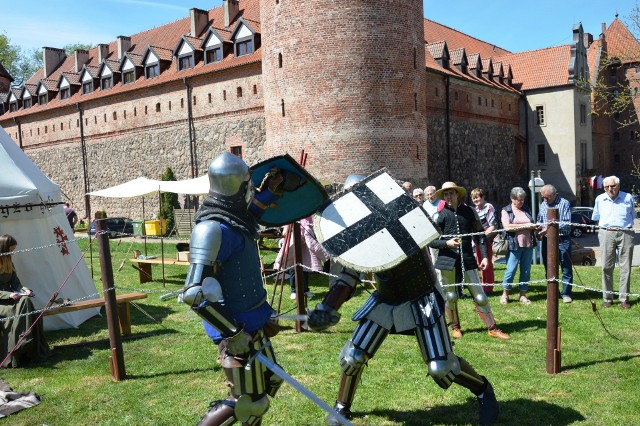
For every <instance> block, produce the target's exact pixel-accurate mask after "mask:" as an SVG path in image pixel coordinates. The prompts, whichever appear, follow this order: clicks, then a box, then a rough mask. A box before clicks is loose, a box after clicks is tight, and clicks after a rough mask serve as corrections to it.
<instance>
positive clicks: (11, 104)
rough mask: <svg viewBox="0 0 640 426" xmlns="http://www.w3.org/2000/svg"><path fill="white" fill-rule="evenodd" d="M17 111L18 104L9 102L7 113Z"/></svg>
mask: <svg viewBox="0 0 640 426" xmlns="http://www.w3.org/2000/svg"><path fill="white" fill-rule="evenodd" d="M17 110H18V103H17V102H11V103H10V104H9V112H15V111H17Z"/></svg>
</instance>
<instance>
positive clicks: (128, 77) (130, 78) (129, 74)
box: [123, 70, 136, 84]
mask: <svg viewBox="0 0 640 426" xmlns="http://www.w3.org/2000/svg"><path fill="white" fill-rule="evenodd" d="M123 79H124V84H129V83H133V82H134V81H136V74H135V72H134V71H133V70H132V71H126V72H125V73H124V76H123Z"/></svg>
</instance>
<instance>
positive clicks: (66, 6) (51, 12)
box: [0, 0, 636, 52]
mask: <svg viewBox="0 0 640 426" xmlns="http://www.w3.org/2000/svg"><path fill="white" fill-rule="evenodd" d="M293 1H295V0H293ZM348 1H357V0H348ZM221 4H222V0H97V1H95V2H83V1H70V0H11V1H9V0H4V1H3V4H2V14H1V16H2V19H1V20H0V32H1V33H3V34H5V35H7V36H8V37H9V38H10V40H11V43H12V44H14V45H18V46H21V47H22V48H23V49H24V50H30V49H34V48H40V47H42V46H45V45H46V46H50V47H63V46H64V45H66V44H70V43H77V42H81V43H90V44H93V45H95V44H97V43H108V42H110V41H113V40H115V38H116V37H117V36H118V35H131V34H135V33H138V32H141V31H145V30H147V29H149V28H153V27H155V26H159V25H163V24H166V23H168V22H172V21H175V20H177V19H180V18H184V17H186V16H188V14H189V9H190V8H192V7H196V8H199V9H211V8H213V7H217V6H219V5H221ZM635 4H636V2H635V0H607V1H604V2H593V3H592V2H586V1H584V0H537V1H535V2H533V1H513V0H486V1H478V0H454V1H448V2H447V1H443V0H424V11H425V17H426V18H428V19H431V20H433V21H436V22H439V23H441V24H444V25H446V26H449V27H452V28H455V29H457V30H459V31H462V32H464V33H466V34H469V35H471V36H473V37H476V38H478V39H481V40H484V41H487V42H490V43H493V44H496V45H498V46H500V47H502V48H505V49H507V50H511V51H513V52H520V51H524V50H533V49H540V48H544V47H549V46H556V45H559V44H568V43H570V42H571V30H572V28H573V25H574V24H575V23H577V22H582V26H583V27H584V30H585V32H589V33H592V34H593V35H594V38H597V37H598V35H599V34H600V31H601V25H602V23H603V22H606V23H607V25H608V24H610V23H611V21H613V19H614V16H615V14H616V13H619V15H620V18H621V19H622V20H623V21H624V22H627V18H628V16H629V15H630V13H631V9H632V8H633V7H634V5H635ZM451 5H455V6H454V7H451ZM595 5H597V6H595Z"/></svg>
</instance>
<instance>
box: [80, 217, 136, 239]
mask: <svg viewBox="0 0 640 426" xmlns="http://www.w3.org/2000/svg"><path fill="white" fill-rule="evenodd" d="M103 220H104V221H105V222H106V225H107V226H106V228H107V232H108V234H109V238H118V237H130V236H132V235H133V221H132V220H131V219H129V218H128V217H108V218H106V219H103ZM88 232H89V235H95V234H96V221H95V220H93V221H92V222H91V225H89V230H88Z"/></svg>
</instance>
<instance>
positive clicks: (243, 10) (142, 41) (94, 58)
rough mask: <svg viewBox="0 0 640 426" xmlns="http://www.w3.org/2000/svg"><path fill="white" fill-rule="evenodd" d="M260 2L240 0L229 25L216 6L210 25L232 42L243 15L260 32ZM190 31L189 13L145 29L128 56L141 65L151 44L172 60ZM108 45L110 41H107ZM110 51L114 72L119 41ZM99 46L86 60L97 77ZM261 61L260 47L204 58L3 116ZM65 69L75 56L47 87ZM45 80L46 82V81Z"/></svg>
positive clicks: (32, 80) (33, 80) (37, 79)
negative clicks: (215, 58)
mask: <svg viewBox="0 0 640 426" xmlns="http://www.w3.org/2000/svg"><path fill="white" fill-rule="evenodd" d="M259 7H260V1H259V0H240V12H239V13H238V15H237V16H236V17H235V18H234V20H233V21H232V22H231V25H230V26H229V28H225V27H224V10H223V7H222V6H219V7H216V8H214V9H211V10H209V11H208V14H209V25H210V26H211V27H213V28H214V29H215V31H216V32H217V33H218V34H219V35H220V36H221V37H223V40H224V41H227V42H228V41H230V36H231V32H232V30H233V29H235V28H236V25H237V23H238V21H239V19H240V18H243V19H244V20H245V21H246V23H247V24H248V25H249V26H251V28H252V29H253V30H255V31H256V32H258V33H259V32H260V22H259V21H260V9H259ZM190 31H191V20H190V18H189V17H188V16H187V17H185V18H182V19H179V20H177V21H174V22H170V23H168V24H165V25H161V26H158V27H155V28H153V29H150V30H147V31H143V32H141V33H138V34H133V35H131V36H130V38H131V48H130V49H129V50H128V52H127V56H128V57H129V58H131V60H132V61H133V62H134V63H135V64H136V65H141V62H140V61H141V59H142V55H143V54H144V53H145V52H146V50H147V48H148V47H149V46H152V47H153V49H154V52H155V53H156V54H157V55H158V56H159V57H161V59H165V58H166V59H167V60H172V57H171V54H172V52H173V49H174V48H175V47H176V46H177V45H178V41H179V40H180V38H181V37H182V36H186V37H189V39H190V40H191V39H195V40H198V39H197V38H195V37H190V36H187V34H189V33H190ZM105 44H107V43H105ZM200 45H201V42H197V44H194V47H196V48H200ZM108 46H109V54H108V55H107V57H106V59H107V60H108V61H109V64H110V65H111V64H113V63H116V64H117V65H116V66H115V68H114V67H112V69H114V71H119V68H120V61H119V60H118V43H117V41H116V40H114V41H111V42H110V43H108ZM97 49H98V48H97V47H94V48H92V49H89V56H90V58H89V60H88V62H87V63H86V65H87V69H88V70H90V71H91V75H92V76H93V77H98V66H99V65H100V64H99V63H98V50H97ZM261 61H262V49H261V48H257V49H256V51H255V52H254V53H252V54H248V55H243V56H240V57H235V56H233V55H232V54H229V55H227V56H225V57H224V58H223V60H222V61H219V62H215V63H213V64H208V65H205V64H204V62H203V61H202V60H201V61H199V62H198V63H197V64H196V65H195V66H194V67H193V68H191V69H188V70H182V71H178V70H177V67H167V69H166V70H164V71H163V72H162V73H161V74H160V75H159V76H158V77H155V78H152V79H148V80H147V79H145V78H144V77H142V78H138V79H137V80H136V82H135V83H131V84H126V85H123V84H116V85H115V86H114V87H112V88H110V89H105V90H104V91H102V90H101V89H96V90H94V91H93V92H91V93H88V94H81V93H80V92H78V93H76V94H74V95H72V96H71V97H70V98H68V99H64V100H60V99H55V100H53V101H52V102H49V103H47V104H46V105H34V106H33V107H32V108H29V110H28V111H26V112H25V111H23V110H18V111H16V112H13V113H6V114H3V115H2V119H6V118H10V117H17V116H21V115H24V114H27V113H28V114H31V113H36V112H39V111H45V110H49V109H54V108H58V107H61V106H64V105H68V104H75V103H77V102H82V101H85V100H91V99H96V98H99V97H103V96H110V95H115V94H119V93H123V92H128V91H133V90H139V89H142V88H146V87H150V86H155V85H157V84H161V83H164V82H169V81H175V80H182V78H184V77H192V76H196V75H200V74H207V73H211V72H216V71H221V70H225V69H230V68H235V67H239V66H244V65H248V64H252V63H259V62H261ZM63 72H66V73H70V72H75V59H74V57H73V55H71V56H68V57H67V58H65V59H64V61H63V62H62V63H61V64H60V65H59V66H58V67H57V68H56V69H55V70H54V71H53V72H52V73H51V74H50V75H49V76H47V80H50V81H53V82H54V84H53V88H49V87H48V86H47V85H49V84H50V83H48V82H46V83H45V87H47V89H49V90H53V91H57V87H56V86H57V81H58V79H59V78H60V76H61V74H62V73H63ZM43 77H44V70H43V69H42V68H41V69H39V70H38V71H37V72H36V73H35V74H34V75H33V76H31V78H29V80H28V83H30V84H38V83H39V82H40V81H41V80H42V79H43ZM47 80H43V81H47Z"/></svg>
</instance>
